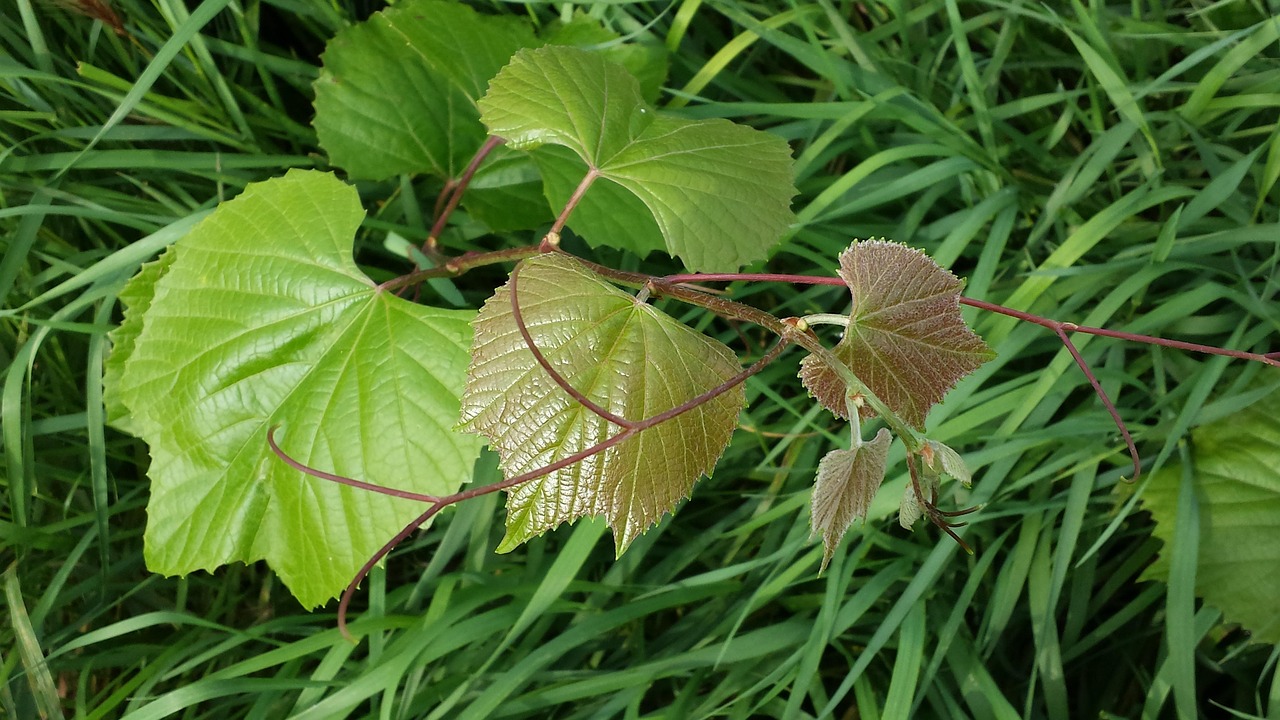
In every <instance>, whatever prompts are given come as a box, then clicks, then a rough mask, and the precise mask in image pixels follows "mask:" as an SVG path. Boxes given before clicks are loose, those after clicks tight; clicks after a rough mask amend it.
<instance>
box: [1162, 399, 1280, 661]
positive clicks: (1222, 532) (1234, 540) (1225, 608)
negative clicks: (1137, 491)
mask: <svg viewBox="0 0 1280 720" xmlns="http://www.w3.org/2000/svg"><path fill="white" fill-rule="evenodd" d="M1277 418H1280V391H1273V392H1272V393H1270V394H1269V395H1267V396H1265V397H1264V398H1263V399H1261V400H1259V401H1258V402H1255V403H1253V404H1252V405H1249V406H1247V407H1245V408H1244V409H1243V410H1241V411H1239V412H1235V413H1232V414H1231V415H1230V416H1228V417H1225V418H1223V419H1222V420H1218V421H1216V422H1213V423H1209V424H1206V425H1202V426H1200V427H1199V428H1197V429H1196V430H1195V431H1194V432H1193V433H1192V439H1193V443H1192V445H1193V450H1192V463H1193V465H1194V470H1193V472H1194V473H1195V487H1196V495H1197V499H1198V500H1199V505H1200V547H1199V557H1198V563H1197V566H1196V594H1197V595H1199V596H1200V597H1202V598H1204V601H1205V602H1206V603H1208V604H1210V605H1213V606H1215V607H1217V608H1218V609H1220V610H1222V612H1223V614H1224V615H1225V616H1226V619H1227V620H1228V621H1231V622H1236V623H1239V624H1240V625H1242V626H1244V628H1245V629H1247V630H1249V631H1250V633H1252V639H1253V640H1254V641H1256V642H1265V643H1280V615H1277V613H1276V598H1278V597H1280V573H1277V572H1276V568H1280V420H1277ZM1181 476H1182V467H1181V466H1176V465H1175V466H1171V467H1166V468H1164V469H1162V470H1160V471H1159V472H1157V473H1155V474H1154V475H1152V477H1151V481H1150V483H1149V484H1148V485H1147V488H1146V492H1145V493H1144V494H1143V496H1142V502H1143V505H1144V506H1145V507H1146V509H1147V510H1149V511H1150V512H1151V515H1152V517H1153V518H1155V521H1156V526H1155V530H1154V532H1153V534H1154V535H1155V536H1156V537H1158V538H1160V539H1161V540H1163V541H1164V542H1165V544H1166V546H1168V545H1170V544H1171V543H1172V542H1173V536H1174V534H1175V533H1177V532H1178V524H1177V522H1176V520H1177V517H1178V489H1179V484H1180V479H1181ZM1144 577H1145V578H1146V579H1154V580H1160V581H1162V582H1163V581H1166V580H1168V577H1169V557H1168V555H1167V554H1166V553H1161V555H1160V557H1159V558H1157V559H1156V562H1155V563H1153V564H1152V565H1151V567H1149V568H1148V569H1147V571H1146V573H1145V575H1144Z"/></svg>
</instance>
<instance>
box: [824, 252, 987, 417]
mask: <svg viewBox="0 0 1280 720" xmlns="http://www.w3.org/2000/svg"><path fill="white" fill-rule="evenodd" d="M840 277H842V278H843V279H844V281H845V282H846V283H848V285H849V290H850V292H851V293H852V295H853V310H852V311H851V312H850V313H849V327H848V328H847V329H846V330H845V333H844V337H843V338H842V339H841V340H840V342H839V344H837V345H836V346H835V348H834V350H833V351H834V352H835V354H836V357H838V358H840V360H841V361H842V362H844V363H845V364H846V365H848V366H849V368H850V369H851V370H853V372H854V374H855V375H857V376H858V379H860V380H862V382H864V383H866V385H867V387H868V388H870V389H871V392H873V393H875V394H876V397H878V398H880V399H881V400H882V401H884V403H885V404H886V405H887V406H888V407H889V409H891V410H893V412H895V413H897V414H898V415H899V416H900V417H901V418H902V419H903V420H905V421H907V422H908V423H910V424H911V425H913V426H914V427H916V428H920V429H923V428H924V422H925V417H926V416H927V415H928V414H929V410H930V408H932V407H933V406H934V405H935V404H937V403H938V402H939V401H941V400H942V397H943V395H945V394H946V392H947V391H948V390H950V389H951V388H952V387H954V386H955V384H956V382H958V381H959V380H960V379H961V378H963V377H964V376H965V375H968V374H969V373H971V372H973V371H974V370H975V369H977V367H978V366H979V365H981V364H982V363H984V362H986V361H987V360H989V359H990V358H991V356H992V353H991V350H990V348H988V347H987V344H986V343H984V342H983V341H982V338H980V337H978V336H977V335H975V334H974V333H973V331H972V330H970V329H969V327H968V326H967V325H965V324H964V319H963V318H962V317H961V316H960V289H961V288H962V287H964V283H963V282H962V281H961V280H960V279H959V278H957V277H956V276H955V275H952V274H951V273H949V272H947V271H946V270H944V269H942V268H941V267H939V266H938V264H937V263H935V262H934V261H933V260H932V259H930V258H929V257H928V256H927V255H925V254H924V253H922V252H920V251H919V250H915V249H913V248H909V247H907V246H906V245H902V244H899V243H894V242H888V241H885V240H868V241H863V242H855V243H854V244H853V245H851V246H850V247H849V249H848V250H846V251H844V252H843V253H841V254H840ZM800 379H801V380H803V381H804V385H805V387H806V388H808V390H809V392H810V393H811V394H812V395H813V396H814V397H815V398H817V399H818V401H819V402H821V403H822V404H823V405H824V406H826V408H827V409H828V410H830V411H831V412H833V413H835V414H836V415H837V416H838V417H847V416H848V413H847V411H846V404H845V385H844V381H843V380H841V379H840V377H839V376H838V375H837V374H836V373H835V372H834V371H832V370H831V369H830V368H828V367H827V366H826V365H825V364H823V363H822V362H821V361H820V360H818V359H817V358H815V357H813V356H812V355H811V356H809V357H807V358H805V360H804V362H803V363H802V364H801V366H800ZM862 413H863V415H864V416H867V417H870V416H871V415H872V414H873V413H872V411H871V409H870V408H869V407H867V406H863V410H862Z"/></svg>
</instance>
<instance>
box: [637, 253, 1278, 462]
mask: <svg viewBox="0 0 1280 720" xmlns="http://www.w3.org/2000/svg"><path fill="white" fill-rule="evenodd" d="M662 279H663V281H665V282H667V283H690V282H702V281H708V282H710V281H761V282H785V283H791V284H796V285H835V286H843V285H845V284H846V283H845V281H844V280H843V279H841V278H838V277H829V276H814V275H786V274H780V273H682V274H677V275H668V276H666V277H664V278H662ZM959 301H960V304H962V305H968V306H969V307H974V308H978V309H980V310H986V311H988V312H993V313H997V314H1000V315H1005V316H1008V317H1012V318H1015V319H1017V320H1022V321H1024V322H1029V323H1033V324H1035V325H1039V326H1041V327H1044V328H1048V329H1049V330H1052V331H1053V332H1054V334H1055V335H1057V336H1058V339H1059V340H1060V341H1061V342H1062V344H1063V346H1064V347H1065V348H1066V349H1067V352H1068V353H1070V354H1071V358H1072V360H1074V361H1075V364H1076V367H1078V368H1080V371H1081V372H1082V373H1084V376H1085V378H1086V379H1087V380H1088V381H1089V385H1090V386H1092V388H1093V391H1094V393H1095V394H1096V395H1097V396H1098V399H1099V400H1100V401H1101V402H1102V405H1103V407H1105V408H1106V410H1107V413H1108V414H1110V415H1111V419H1112V420H1113V421H1114V422H1115V424H1116V428H1117V429H1118V430H1119V431H1120V436H1121V437H1122V438H1123V439H1124V443H1125V447H1126V448H1127V449H1128V450H1129V457H1130V458H1131V459H1132V460H1133V478H1132V479H1133V480H1137V479H1138V478H1139V477H1141V475H1142V463H1141V460H1140V459H1139V456H1138V448H1137V446H1136V445H1135V444H1134V442H1133V437H1132V435H1130V433H1129V428H1128V426H1127V425H1125V423H1124V420H1123V419H1121V417H1120V412H1119V411H1118V410H1117V409H1116V406H1115V403H1113V402H1112V401H1111V398H1110V396H1108V395H1107V392H1106V391H1105V390H1103V388H1102V384H1101V383H1100V382H1098V378H1097V376H1095V375H1094V373H1093V370H1092V368H1090V367H1089V364H1088V363H1087V362H1086V361H1085V359H1084V357H1083V356H1081V355H1080V352H1079V351H1078V350H1077V349H1076V347H1075V344H1074V343H1072V342H1071V338H1070V336H1069V335H1068V333H1076V332H1079V333H1085V334H1087V335H1099V336H1102V337H1110V338H1116V339H1119V340H1127V341H1130V342H1138V343H1144V344H1147V345H1159V346H1162V347H1168V348H1174V349H1177V350H1185V351H1190V352H1199V353H1204V354H1208V355H1221V356H1224V357H1230V358H1235V359H1238V360H1252V361H1254V362H1261V363H1265V364H1267V365H1271V366H1273V367H1280V352H1271V353H1265V354H1262V353H1252V352H1246V351H1243V350H1230V349H1227V348H1219V347H1214V346H1212V345H1201V344H1199V343H1190V342H1184V341H1181V340H1166V339H1165V338H1160V337H1155V336H1152V335H1142V334H1139V333H1130V332H1124V331H1121V330H1108V329H1106V328H1097V327H1089V326H1087V325H1076V324H1075V323H1071V322H1063V321H1061V320H1053V319H1051V318H1047V317H1043V316H1040V315H1035V314H1033V313H1029V312H1024V311H1022V310H1015V309H1013V308H1009V307H1005V306H1003V305H997V304H996V303H990V302H986V301H983V300H975V299H973V298H967V297H960V298H959Z"/></svg>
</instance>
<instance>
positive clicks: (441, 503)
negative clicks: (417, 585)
mask: <svg viewBox="0 0 1280 720" xmlns="http://www.w3.org/2000/svg"><path fill="white" fill-rule="evenodd" d="M789 342H790V340H789V338H788V337H780V338H779V339H778V342H777V343H776V344H774V346H773V347H772V348H770V350H769V352H767V353H765V354H764V355H762V356H761V357H760V359H759V360H756V361H755V362H754V363H752V364H751V366H750V367H748V368H746V369H744V370H743V371H742V372H739V373H738V374H737V375H734V376H733V377H731V378H729V379H728V380H726V381H724V382H723V383H721V384H719V385H717V386H716V387H714V388H712V389H711V390H708V391H707V392H704V393H702V394H701V395H698V396H697V397H694V398H691V399H690V400H687V401H686V402H684V403H681V404H680V405H677V406H675V407H673V408H671V409H669V410H667V411H665V412H662V413H659V414H657V415H654V416H652V417H649V418H646V419H644V420H640V421H638V422H635V423H634V424H632V426H631V427H628V428H626V429H624V430H622V431H621V432H619V433H617V434H615V435H611V436H609V437H608V438H606V439H604V440H602V441H600V442H598V443H596V444H595V445H592V446H591V447H589V448H586V449H584V450H580V451H578V452H576V453H573V454H572V455H568V456H565V457H563V458H561V459H559V460H557V461H555V462H553V463H550V464H548V465H544V466H542V467H540V468H537V469H535V470H530V471H529V472H527V473H522V474H520V475H517V476H515V477H512V478H507V479H506V480H503V481H501V482H496V483H492V484H489V485H485V486H484V487H479V488H472V489H470V490H464V491H462V492H456V493H453V494H452V495H444V496H441V497H436V496H430V495H419V496H418V497H419V498H428V497H429V498H432V499H431V500H428V501H427V502H430V503H431V506H430V507H428V508H427V509H426V511H424V512H423V513H422V514H421V515H419V516H418V517H416V518H414V519H413V521H412V522H410V523H409V524H408V525H405V526H404V527H403V528H402V529H401V530H400V532H398V533H396V535H395V536H394V537H393V538H391V540H389V541H387V542H386V543H385V544H383V546H382V547H380V548H378V551H377V552H375V553H374V554H373V555H372V556H371V557H370V558H369V560H368V561H366V562H365V564H364V565H362V566H361V567H360V570H359V571H357V572H356V575H355V577H354V578H352V580H351V582H350V583H348V585H347V587H346V589H345V590H343V592H342V599H341V600H340V601H339V603H338V629H339V631H341V633H342V636H343V637H345V638H347V639H348V640H353V638H352V636H351V632H350V631H349V630H348V629H347V608H348V607H349V606H350V604H351V598H352V597H353V596H354V595H355V591H356V588H358V587H359V586H360V583H361V582H362V581H363V580H364V579H365V578H366V577H367V576H368V575H369V572H370V571H371V570H373V567H374V566H375V565H377V564H378V563H379V562H381V561H382V559H383V558H385V557H386V556H387V554H388V553H390V552H391V551H392V550H393V549H395V547H396V546H397V545H399V544H400V543H402V542H404V540H405V538H407V537H409V536H410V535H411V534H413V531H414V530H415V529H417V528H418V526H420V525H422V524H423V523H425V522H426V521H427V520H430V519H431V518H432V517H433V516H434V515H435V514H436V513H438V512H440V511H441V510H443V509H444V508H446V507H448V506H450V505H453V504H455V503H459V502H462V501H464V500H470V499H472V498H476V497H480V496H481V495H488V494H490V493H494V492H498V491H499V490H506V489H507V488H511V487H515V486H516V485H521V484H523V483H526V482H529V481H530V480H536V479H538V478H540V477H543V476H546V475H550V474H551V473H553V472H555V471H557V470H560V469H563V468H566V467H569V466H570V465H573V464H574V463H577V462H581V461H582V460H585V459H587V458H589V457H591V456H592V455H596V454H597V453H601V452H604V451H605V450H608V449H609V448H611V447H613V446H615V445H618V444H619V443H621V442H623V441H625V440H627V439H628V438H630V437H632V436H634V435H638V434H639V433H641V432H643V431H645V430H648V429H649V428H651V427H654V426H655V425H659V424H661V423H664V422H666V421H668V420H671V419H673V418H675V417H677V416H680V415H683V414H684V413H687V412H689V411H690V410H693V409H694V408H696V407H698V406H700V405H703V404H705V403H707V402H710V401H711V400H714V399H715V398H716V397H719V396H720V395H723V394H724V393H726V392H728V391H729V390H732V389H733V388H735V387H737V386H738V385H741V384H742V383H743V382H746V380H747V378H749V377H751V376H752V375H755V374H756V373H758V372H760V371H761V370H763V369H764V368H765V367H767V366H768V365H769V363H771V362H773V361H774V360H776V359H777V358H778V356H779V355H781V354H782V351H783V350H785V349H786V347H787V345H788V344H789ZM543 367H544V368H545V367H546V366H545V365H543ZM275 430H276V428H275V427H272V428H271V429H270V430H269V431H268V432H267V441H268V443H269V444H270V446H271V450H272V452H274V453H275V454H276V456H277V457H279V458H280V459H281V460H283V461H284V462H285V463H286V464H288V465H289V466H290V467H292V468H294V469H295V470H298V471H300V472H302V473H304V474H307V475H310V476H312V477H317V478H320V479H322V480H329V481H332V482H338V483H341V484H344V485H351V484H353V483H356V486H357V487H361V488H364V489H367V490H371V491H373V492H377V493H382V494H384V495H392V496H394V497H405V495H404V494H403V493H404V491H399V490H397V491H390V492H389V491H388V490H389V488H384V487H381V486H378V485H372V484H370V483H362V482H360V481H351V479H350V478H345V477H342V476H340V475H334V474H332V473H327V472H324V471H323V470H317V469H315V468H312V467H310V466H308V465H306V464H304V463H302V462H299V461H297V460H295V459H294V458H292V457H290V456H289V455H288V454H286V453H285V452H284V450H282V449H281V448H280V446H279V445H277V444H276V443H275V442H274V441H273V439H272V434H273V433H274V432H275ZM348 481H351V482H348Z"/></svg>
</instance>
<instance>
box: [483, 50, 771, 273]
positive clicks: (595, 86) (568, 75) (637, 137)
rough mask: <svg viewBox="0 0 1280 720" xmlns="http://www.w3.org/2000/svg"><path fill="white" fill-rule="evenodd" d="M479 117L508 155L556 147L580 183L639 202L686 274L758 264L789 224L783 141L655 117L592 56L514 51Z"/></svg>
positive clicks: (574, 223) (714, 124)
mask: <svg viewBox="0 0 1280 720" xmlns="http://www.w3.org/2000/svg"><path fill="white" fill-rule="evenodd" d="M479 106H480V113H481V121H482V122H484V124H485V125H486V126H487V127H488V128H489V132H491V133H492V134H494V135H498V136H500V137H502V138H504V139H506V140H507V141H508V142H509V143H511V144H512V145H513V146H514V147H517V148H522V149H530V148H534V147H537V146H539V145H543V144H552V145H561V146H564V147H567V148H569V149H570V150H572V151H573V152H574V154H576V155H577V156H578V158H579V159H580V160H581V161H582V163H584V166H583V168H582V173H581V176H585V175H586V174H587V173H588V172H595V173H598V175H599V177H601V178H604V179H607V180H610V181H612V182H614V183H616V184H618V185H620V186H621V187H623V188H625V189H626V190H627V191H628V192H630V193H631V194H632V195H634V196H635V197H637V198H639V200H640V201H641V202H642V203H643V204H644V205H645V207H646V208H647V209H648V211H649V213H650V214H651V215H652V217H653V220H654V222H655V223H656V224H657V226H658V228H659V230H660V231H661V233H662V237H663V240H664V245H665V247H666V249H667V251H668V252H670V253H671V254H672V255H676V256H678V257H679V258H680V259H681V260H683V261H684V263H685V265H686V266H688V267H689V268H690V269H693V270H704V271H717V270H733V269H736V268H738V267H740V266H742V265H745V264H747V263H750V262H754V261H756V260H761V259H763V258H764V257H765V256H766V255H767V253H768V250H769V248H770V247H772V246H773V245H774V244H775V243H776V242H777V241H778V239H779V238H780V237H781V235H782V233H783V232H784V231H785V230H786V228H787V225H788V223H790V222H791V220H792V218H793V216H792V214H791V210H790V204H791V197H792V196H793V195H795V193H796V190H795V187H794V185H793V184H792V178H791V151H790V148H789V147H788V146H787V144H786V142H785V141H783V140H782V139H781V138H778V137H776V136H773V135H770V134H768V133H764V132H760V131H758V130H754V129H752V128H748V127H745V126H742V125H735V124H733V123H731V122H728V121H726V120H718V119H717V120H700V121H692V120H684V119H680V118H676V117H671V116H666V115H660V114H659V113H657V112H656V111H654V110H653V109H652V108H650V107H649V106H648V105H647V104H646V103H645V101H644V98H643V96H642V94H641V91H640V86H639V84H638V82H637V81H636V79H635V77H634V76H633V75H632V74H631V73H629V72H628V71H627V70H626V69H625V68H624V67H622V66H621V65H618V64H617V63H614V62H611V61H609V60H608V59H606V58H605V57H604V56H602V55H600V54H593V53H589V52H586V51H583V50H579V49H576V48H569V47H559V46H548V47H543V48H538V49H536V50H522V51H520V52H518V53H516V55H515V57H514V58H512V61H511V64H509V65H508V66H507V67H505V68H503V70H502V72H500V73H498V75H497V77H495V78H494V79H493V82H492V83H490V85H489V92H488V93H487V94H486V95H485V96H484V98H482V99H481V100H480V102H479ZM587 194H588V195H590V194H591V193H590V191H588V193H587ZM569 226H570V227H571V228H572V229H573V230H574V231H575V232H577V233H579V234H581V235H583V236H584V237H587V238H589V239H591V241H592V242H595V243H609V241H610V239H609V234H608V228H602V227H599V226H597V224H596V223H595V222H593V218H591V217H586V218H578V217H577V215H576V213H575V215H572V216H570V219H569Z"/></svg>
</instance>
